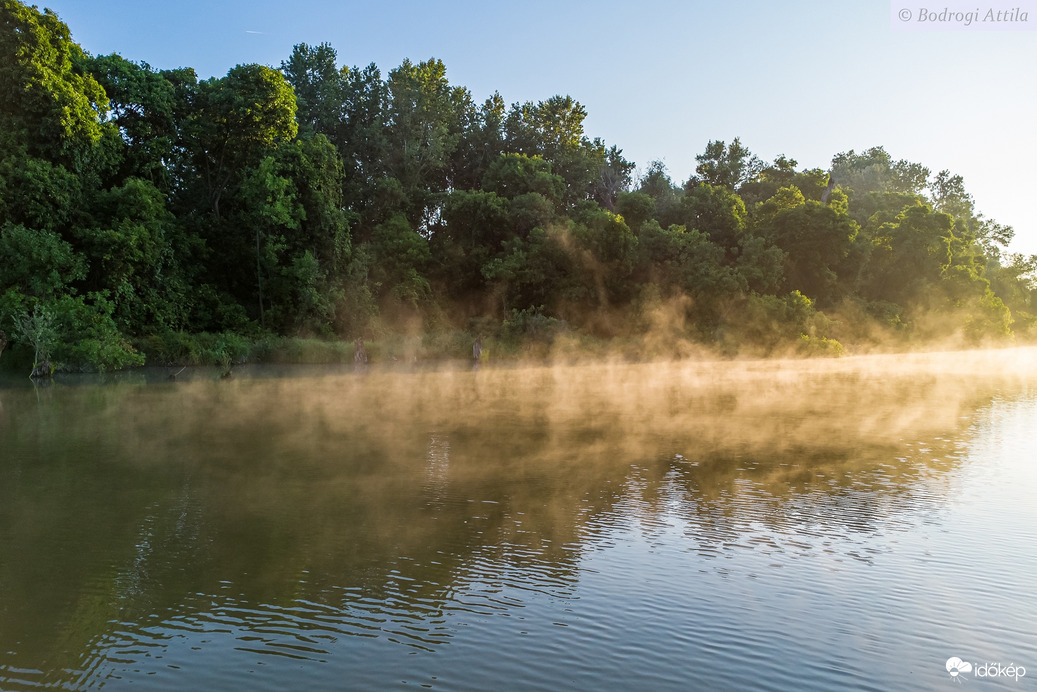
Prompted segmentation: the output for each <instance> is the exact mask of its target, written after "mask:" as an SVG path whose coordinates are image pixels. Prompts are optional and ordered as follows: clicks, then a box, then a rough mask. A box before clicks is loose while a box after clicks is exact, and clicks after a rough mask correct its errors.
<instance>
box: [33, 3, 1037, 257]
mask: <svg viewBox="0 0 1037 692" xmlns="http://www.w3.org/2000/svg"><path fill="white" fill-rule="evenodd" d="M963 1H964V0H892V3H893V4H892V5H891V2H890V0H840V1H839V2H832V0H826V1H824V2H814V1H801V2H778V1H775V0H769V1H767V2H737V1H734V2H720V1H719V0H714V1H713V2H699V1H697V0H685V1H683V2H679V1H667V0H640V2H638V3H637V4H635V3H633V2H629V1H628V2H616V1H613V0H597V1H596V2H583V1H575V0H572V1H567V0H555V1H554V2H543V1H541V0H524V1H522V2H498V1H496V0H481V1H479V2H470V1H468V0H453V1H447V0H439V1H437V0H423V1H422V2H416V1H412V0H389V1H384V2H369V1H368V2H356V1H354V0H291V1H287V0H222V1H221V0H180V1H178V2H157V1H154V0H144V1H142V0H43V1H41V2H40V1H38V2H37V4H39V6H40V7H41V8H43V7H48V8H50V9H52V10H54V11H55V12H56V13H57V14H58V16H59V17H61V19H62V20H64V21H65V23H66V24H68V25H69V28H70V29H71V32H72V38H73V39H74V40H75V41H76V42H77V43H79V44H80V45H81V46H82V47H83V48H84V49H85V50H86V51H87V52H89V53H91V54H94V55H106V54H109V53H118V54H119V55H121V56H123V57H124V58H127V59H129V60H133V61H135V62H140V61H144V62H147V63H149V64H150V65H151V66H152V67H153V68H158V69H166V68H174V67H193V68H194V69H195V70H196V72H197V73H198V75H199V77H200V78H203V79H204V78H208V77H214V76H216V77H220V76H223V75H225V74H226V73H227V71H228V70H229V69H230V68H232V67H233V66H235V65H237V64H243V63H260V64H264V65H270V66H273V67H279V66H280V64H281V61H283V60H285V59H287V58H288V56H289V55H290V54H291V52H292V48H293V46H295V45H296V44H299V43H307V44H310V45H316V44H319V43H323V42H327V43H330V44H331V45H332V47H334V48H335V49H336V51H337V54H338V62H339V64H340V65H348V66H361V67H362V66H366V65H367V64H369V63H375V64H377V65H378V67H379V68H381V70H382V73H383V76H384V75H385V74H387V73H388V72H389V70H391V69H393V68H394V67H397V66H398V65H400V64H401V63H402V62H403V60H404V59H406V58H409V59H411V60H412V61H414V62H417V61H421V60H426V59H428V58H432V57H435V58H439V59H441V60H442V61H443V62H444V63H445V64H446V68H447V78H448V79H449V81H450V83H451V84H452V85H456V86H464V87H467V88H468V89H469V90H470V91H471V92H472V96H473V98H475V100H476V101H477V102H482V101H483V100H484V99H486V98H487V97H488V96H490V95H491V94H492V93H493V92H494V91H498V92H500V94H501V96H502V97H503V98H504V101H505V102H506V103H509V104H510V103H515V102H525V101H542V100H544V99H547V98H550V97H551V96H554V95H556V94H562V95H570V96H572V97H573V98H575V99H576V100H577V101H579V102H580V103H582V104H583V105H584V106H585V107H586V109H587V111H588V117H587V119H586V120H585V122H584V129H585V133H586V134H587V135H588V136H589V137H592V138H593V137H601V138H602V139H604V140H605V142H606V144H607V145H609V146H611V145H616V146H618V147H619V148H620V149H622V150H623V154H624V156H625V157H626V158H627V159H628V160H631V161H633V162H635V163H636V164H637V165H638V168H639V170H645V169H646V168H647V167H648V164H649V163H650V162H652V161H654V160H660V161H662V162H663V163H665V164H666V166H667V168H668V170H669V172H670V175H671V177H672V178H673V180H674V181H675V182H678V183H683V182H684V181H685V180H687V179H688V177H689V176H690V175H691V174H692V173H693V172H694V168H695V164H696V161H695V155H696V154H700V153H702V151H703V150H704V149H705V147H706V144H707V143H708V142H709V141H711V140H722V141H725V142H730V141H731V140H732V139H734V138H735V137H740V138H741V141H742V143H743V144H744V145H746V146H747V147H748V148H749V149H750V150H751V151H752V152H753V153H754V154H756V155H757V156H759V157H760V158H762V159H764V160H765V161H770V160H773V159H774V158H775V157H777V156H778V155H781V154H784V155H786V156H788V157H790V158H793V159H795V160H796V161H797V162H798V164H799V167H800V168H814V167H818V168H824V169H827V168H828V167H829V166H830V164H831V159H832V156H834V155H835V154H837V153H840V152H845V151H849V150H851V149H852V150H856V151H858V152H860V151H862V150H864V149H868V148H870V147H873V146H883V147H885V149H886V151H888V152H889V153H890V155H891V156H892V157H893V158H894V159H907V160H909V161H914V162H918V163H921V164H923V165H925V166H927V167H928V168H929V169H930V170H931V171H932V172H933V173H936V172H937V171H940V170H943V169H947V170H949V171H951V173H953V174H958V175H961V176H962V177H963V178H964V181H965V186H966V189H967V190H968V191H969V192H970V193H971V194H972V196H973V198H974V199H975V202H976V208H977V210H978V211H979V212H980V213H982V214H983V215H984V217H986V218H989V219H994V220H996V221H998V222H1000V223H1003V224H1007V225H1010V226H1012V227H1013V228H1014V229H1015V233H1016V237H1015V240H1014V241H1013V243H1012V245H1011V247H1010V248H1009V249H1010V250H1011V251H1013V252H1022V253H1026V254H1037V204H1035V201H1034V199H1033V198H1031V197H1030V196H1029V194H1030V193H1031V191H1032V185H1033V178H1034V174H1033V171H1034V170H1035V167H1037V79H1035V78H1034V76H1033V68H1034V66H1035V65H1037V0H1011V1H1010V2H1009V1H1008V0H1005V1H1004V2H1001V3H1000V4H998V3H997V2H996V1H995V0H967V4H966V5H964V6H962V8H961V9H967V10H969V11H979V13H980V15H983V14H985V13H986V11H987V9H993V10H994V11H995V12H996V11H997V10H999V9H1001V8H1002V7H1004V8H1021V10H1022V11H1024V12H1027V17H1026V18H1025V21H1024V20H1023V19H1022V18H1020V15H1019V13H1016V17H1017V19H1016V21H1015V22H1012V23H1005V22H1001V23H993V24H992V23H989V22H988V23H985V24H984V23H982V22H979V21H976V22H973V24H972V25H971V26H969V27H965V26H964V25H963V23H962V22H954V21H951V20H947V21H942V22H937V23H933V22H932V21H928V23H926V22H919V21H918V17H920V16H922V15H923V14H928V15H935V14H936V12H938V11H943V10H945V9H946V8H947V7H948V6H949V7H950V8H951V9H952V10H953V9H955V4H956V3H957V5H962V2H963ZM984 3H986V4H984ZM898 11H899V12H905V11H906V12H910V13H911V17H912V18H911V20H907V21H901V22H898V19H897V16H898V15H897V12H898ZM994 28H996V29H1012V30H992V29H994ZM905 29H912V30H905ZM1020 29H1021V30H1020Z"/></svg>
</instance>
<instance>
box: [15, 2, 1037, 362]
mask: <svg viewBox="0 0 1037 692" xmlns="http://www.w3.org/2000/svg"><path fill="white" fill-rule="evenodd" d="M0 94H2V98H0V354H2V357H0V367H5V368H18V369H25V370H29V369H30V368H31V369H32V370H40V366H41V364H42V365H44V368H43V369H44V370H46V372H47V374H49V372H51V371H54V370H65V371H91V370H101V371H104V370H113V369H120V368H125V367H129V366H138V365H143V364H145V363H147V364H153V365H163V364H172V363H183V364H190V363H211V364H218V363H222V364H228V363H237V362H242V361H245V360H253V361H255V360H281V361H295V362H306V361H309V362H314V361H316V362H332V361H335V360H352V356H353V340H354V339H356V338H358V337H362V338H364V339H367V340H368V343H369V344H370V346H369V348H370V350H371V354H372V358H373V359H382V360H385V361H390V360H395V359H409V360H416V359H431V358H465V357H467V358H469V359H470V358H471V357H472V343H473V342H474V341H475V340H476V339H480V340H481V341H482V343H483V344H485V345H486V354H487V356H486V357H488V358H508V357H522V356H550V355H552V354H558V353H561V354H565V353H570V354H575V353H598V354H603V353H610V354H619V355H623V356H626V357H631V358H671V357H688V356H692V355H696V354H712V355H713V356H716V357H732V356H741V355H744V356H754V357H755V356H768V355H839V354H842V353H857V352H866V351H869V350H875V349H883V350H907V349H914V348H923V347H934V346H940V347H971V346H986V345H1008V344H1012V343H1017V342H1019V341H1025V340H1031V339H1032V338H1033V337H1034V336H1035V335H1037V315H1035V307H1034V304H1033V300H1034V295H1035V289H1037V283H1035V279H1037V256H1023V255H1019V254H1013V253H1009V252H1008V250H1007V248H1008V245H1009V242H1010V240H1011V238H1012V236H1013V230H1012V229H1011V228H1010V227H1008V226H1005V225H1003V224H999V223H997V222H996V221H994V220H992V219H989V218H985V217H984V216H982V215H981V214H980V213H979V212H978V211H977V209H976V205H975V201H974V200H973V198H972V197H971V195H970V194H969V193H968V192H967V190H966V188H965V185H964V181H963V180H962V178H961V177H960V176H958V175H954V174H952V173H951V172H950V171H946V170H943V171H939V172H933V171H931V170H930V169H928V168H927V167H925V166H924V165H923V164H921V163H915V162H911V161H906V160H897V159H894V158H893V156H892V155H891V154H890V153H888V152H887V151H886V150H885V149H884V148H883V147H881V146H876V147H874V148H871V149H868V150H866V151H860V152H858V151H853V150H849V151H845V152H842V153H838V154H835V155H834V156H833V158H832V161H831V166H830V168H829V169H828V170H821V169H803V168H801V167H800V166H799V164H798V163H797V161H796V160H795V159H793V158H790V157H787V156H784V155H782V156H779V157H777V158H776V159H775V160H774V161H771V162H766V161H762V160H761V159H759V158H758V157H757V156H755V155H753V154H752V152H751V151H750V150H749V149H748V148H747V147H746V146H745V145H744V144H743V143H742V142H741V141H740V139H734V140H733V141H731V142H724V141H716V140H708V139H707V140H706V143H705V147H704V150H703V152H702V153H701V154H700V155H698V156H696V163H697V165H696V167H695V173H694V174H693V175H692V176H691V178H690V179H689V180H687V181H683V182H681V181H675V180H673V179H671V177H670V176H669V174H668V171H667V168H666V167H665V166H664V165H663V164H662V163H660V162H648V163H646V164H643V167H642V168H640V169H639V168H638V167H637V166H636V165H635V163H634V162H632V161H628V160H626V159H625V158H624V157H623V152H622V150H621V149H620V148H618V147H617V146H615V145H609V144H606V142H604V141H602V140H601V139H599V138H591V136H590V135H589V134H587V133H585V131H584V121H585V119H586V117H587V111H586V109H585V108H584V107H583V106H582V105H581V104H580V103H579V102H578V101H577V100H575V99H573V98H572V97H570V96H552V97H550V98H546V99H545V100H543V101H539V102H535V103H534V102H525V103H512V104H510V105H509V104H508V103H507V102H506V101H505V99H504V97H503V96H502V95H500V94H498V93H495V94H493V95H492V96H491V97H490V98H488V99H486V100H485V101H484V102H482V103H478V102H476V101H475V100H474V98H473V96H472V94H471V92H470V91H469V90H468V89H466V88H465V87H463V86H457V85H452V84H451V83H450V82H449V81H448V79H447V73H446V66H445V65H444V64H443V63H442V62H441V61H439V60H436V59H429V60H427V61H423V62H417V63H414V62H410V61H404V62H403V64H402V65H400V66H398V67H396V68H394V69H392V70H390V71H389V72H388V73H387V74H385V75H383V74H382V72H381V70H380V69H379V68H378V67H377V66H375V65H374V64H371V65H368V66H366V67H346V66H339V65H338V57H337V54H336V51H335V49H334V48H333V47H332V46H331V45H328V44H321V45H317V46H311V45H306V44H299V45H297V46H295V48H294V50H293V51H292V53H291V55H289V56H286V57H285V59H284V61H283V62H282V63H281V65H280V66H279V67H277V68H274V67H270V66H264V65H257V64H242V65H238V66H236V67H234V68H233V69H231V70H230V71H229V72H228V73H227V74H226V75H225V76H223V77H218V78H215V77H214V78H211V79H199V78H198V76H197V75H196V73H195V72H194V70H193V69H191V68H184V67H179V68H176V69H156V68H153V67H152V66H150V65H148V64H146V63H144V62H133V61H132V60H131V59H128V58H124V57H122V56H120V55H117V54H111V55H102V56H93V55H90V54H88V53H86V52H85V51H84V50H83V49H82V48H81V47H80V46H79V45H78V44H76V43H75V42H74V40H73V38H72V34H71V32H70V29H69V27H68V26H66V25H65V24H64V23H63V22H62V21H61V20H60V18H59V17H58V16H56V15H55V14H54V13H52V12H50V11H49V10H44V11H40V10H38V9H37V8H35V7H32V6H27V5H25V4H23V3H21V2H18V1H17V0H0ZM704 139H706V138H704ZM790 145H794V143H790ZM5 345H6V352H4V346H5Z"/></svg>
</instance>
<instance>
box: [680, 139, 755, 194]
mask: <svg viewBox="0 0 1037 692" xmlns="http://www.w3.org/2000/svg"><path fill="white" fill-rule="evenodd" d="M695 160H696V161H698V165H697V166H696V167H695V174H696V176H697V178H695V179H693V181H689V184H691V183H699V182H703V183H706V184H708V185H715V186H719V187H726V188H728V189H729V190H737V189H738V188H739V187H740V186H741V185H742V184H744V183H747V182H749V181H751V180H754V179H755V178H756V176H757V175H758V174H759V173H760V170H761V169H762V168H763V163H762V162H761V161H760V159H758V158H757V157H756V156H754V155H753V154H752V152H750V151H749V149H747V148H746V147H745V146H743V145H742V141H741V140H740V139H739V138H738V137H735V138H734V140H733V141H732V142H731V144H730V145H728V144H725V143H724V142H721V141H719V140H713V141H710V142H709V144H707V145H706V151H705V152H703V153H701V154H698V155H697V156H695Z"/></svg>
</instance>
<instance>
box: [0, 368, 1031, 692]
mask: <svg viewBox="0 0 1037 692" xmlns="http://www.w3.org/2000/svg"><path fill="white" fill-rule="evenodd" d="M168 374H169V371H166V370H160V369H152V370H143V371H136V372H130V373H119V374H116V375H108V376H75V377H73V376H65V377H63V378H58V379H57V380H56V381H55V382H54V383H52V384H48V385H45V386H34V385H32V384H31V383H30V382H29V381H28V380H23V379H21V378H18V379H13V378H11V377H8V378H7V379H4V380H2V381H0V689H4V690H22V689H38V688H44V687H46V688H51V689H53V688H57V689H70V690H80V689H99V688H104V689H106V690H123V689H148V690H184V689H213V690H215V689H219V690H235V689H241V690H258V689H270V690H285V689H329V690H331V689H357V690H385V689H410V688H427V689H436V690H498V689H507V690H556V689H575V690H592V689H593V690H630V689H652V690H693V689H730V690H834V689H861V690H890V689H955V688H952V687H949V685H953V684H955V683H958V682H965V683H968V688H971V689H973V690H982V689H1028V688H1032V687H1033V684H1034V680H1035V679H1037V627H1035V626H1034V623H1035V622H1037V596H1035V593H1037V502H1034V496H1035V494H1037V442H1035V440H1034V432H1035V431H1037V351H1035V350H1033V349H1011V350H1004V351H992V352H972V353H946V354H930V355H903V356H874V357H854V358H842V359H834V360H807V361H778V362H773V361H772V362H765V361H746V362H718V363H699V362H696V363H663V364H623V363H613V364H598V365H573V366H567V367H555V368H548V367H518V366H515V367H507V368H499V369H498V368H485V367H484V368H483V369H482V370H479V371H474V372H473V371H469V370H467V369H449V368H442V369H438V370H436V369H426V370H414V371H405V370H384V371H380V370H372V371H371V372H368V373H364V374H357V373H354V372H352V371H350V370H345V369H343V370H336V369H329V368H303V367H296V368H285V369H276V368H272V367H262V366H247V367H242V368H239V369H238V370H236V371H235V373H234V376H233V377H232V378H231V379H229V380H221V379H220V378H219V376H218V373H217V372H216V371H214V370H208V369H202V368H199V369H188V370H186V371H184V372H183V373H181V374H180V376H179V377H178V378H177V379H176V380H175V381H171V380H169V378H168ZM952 659H960V662H954V661H953V660H952ZM952 672H953V673H956V675H952ZM1020 673H1021V674H1020Z"/></svg>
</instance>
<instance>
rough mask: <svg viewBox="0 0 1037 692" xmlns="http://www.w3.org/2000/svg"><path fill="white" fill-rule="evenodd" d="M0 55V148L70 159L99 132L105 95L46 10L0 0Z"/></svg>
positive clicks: (60, 24) (81, 55) (71, 161)
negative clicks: (1, 96) (0, 94)
mask: <svg viewBox="0 0 1037 692" xmlns="http://www.w3.org/2000/svg"><path fill="white" fill-rule="evenodd" d="M0 56H2V59H0V93H2V94H4V97H3V98H2V99H0V152H12V151H17V150H19V149H22V148H24V150H25V152H26V153H28V154H29V155H30V156H38V157H41V158H45V159H48V160H51V161H55V162H60V163H63V164H70V165H71V164H74V163H75V162H76V161H77V156H78V155H80V154H81V152H82V151H83V149H85V148H89V147H90V146H92V145H93V144H94V143H95V142H97V141H98V140H99V139H100V138H101V136H102V129H103V128H102V124H101V116H102V115H103V114H104V112H105V110H106V108H107V105H108V98H107V96H106V95H105V93H104V89H102V88H101V85H100V84H98V83H97V80H95V79H94V78H93V77H92V76H91V75H90V74H87V73H85V72H84V71H83V69H82V65H83V63H84V62H85V57H86V56H85V54H84V53H83V50H82V48H80V47H79V45H78V44H76V43H73V42H72V38H71V34H70V33H69V29H68V26H66V25H65V24H64V23H63V22H62V21H61V20H59V19H58V17H57V15H56V14H54V13H53V12H51V11H50V10H45V11H44V12H43V13H40V12H39V11H37V9H36V8H35V7H28V6H26V5H23V4H22V3H21V2H18V1H17V0H0Z"/></svg>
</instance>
